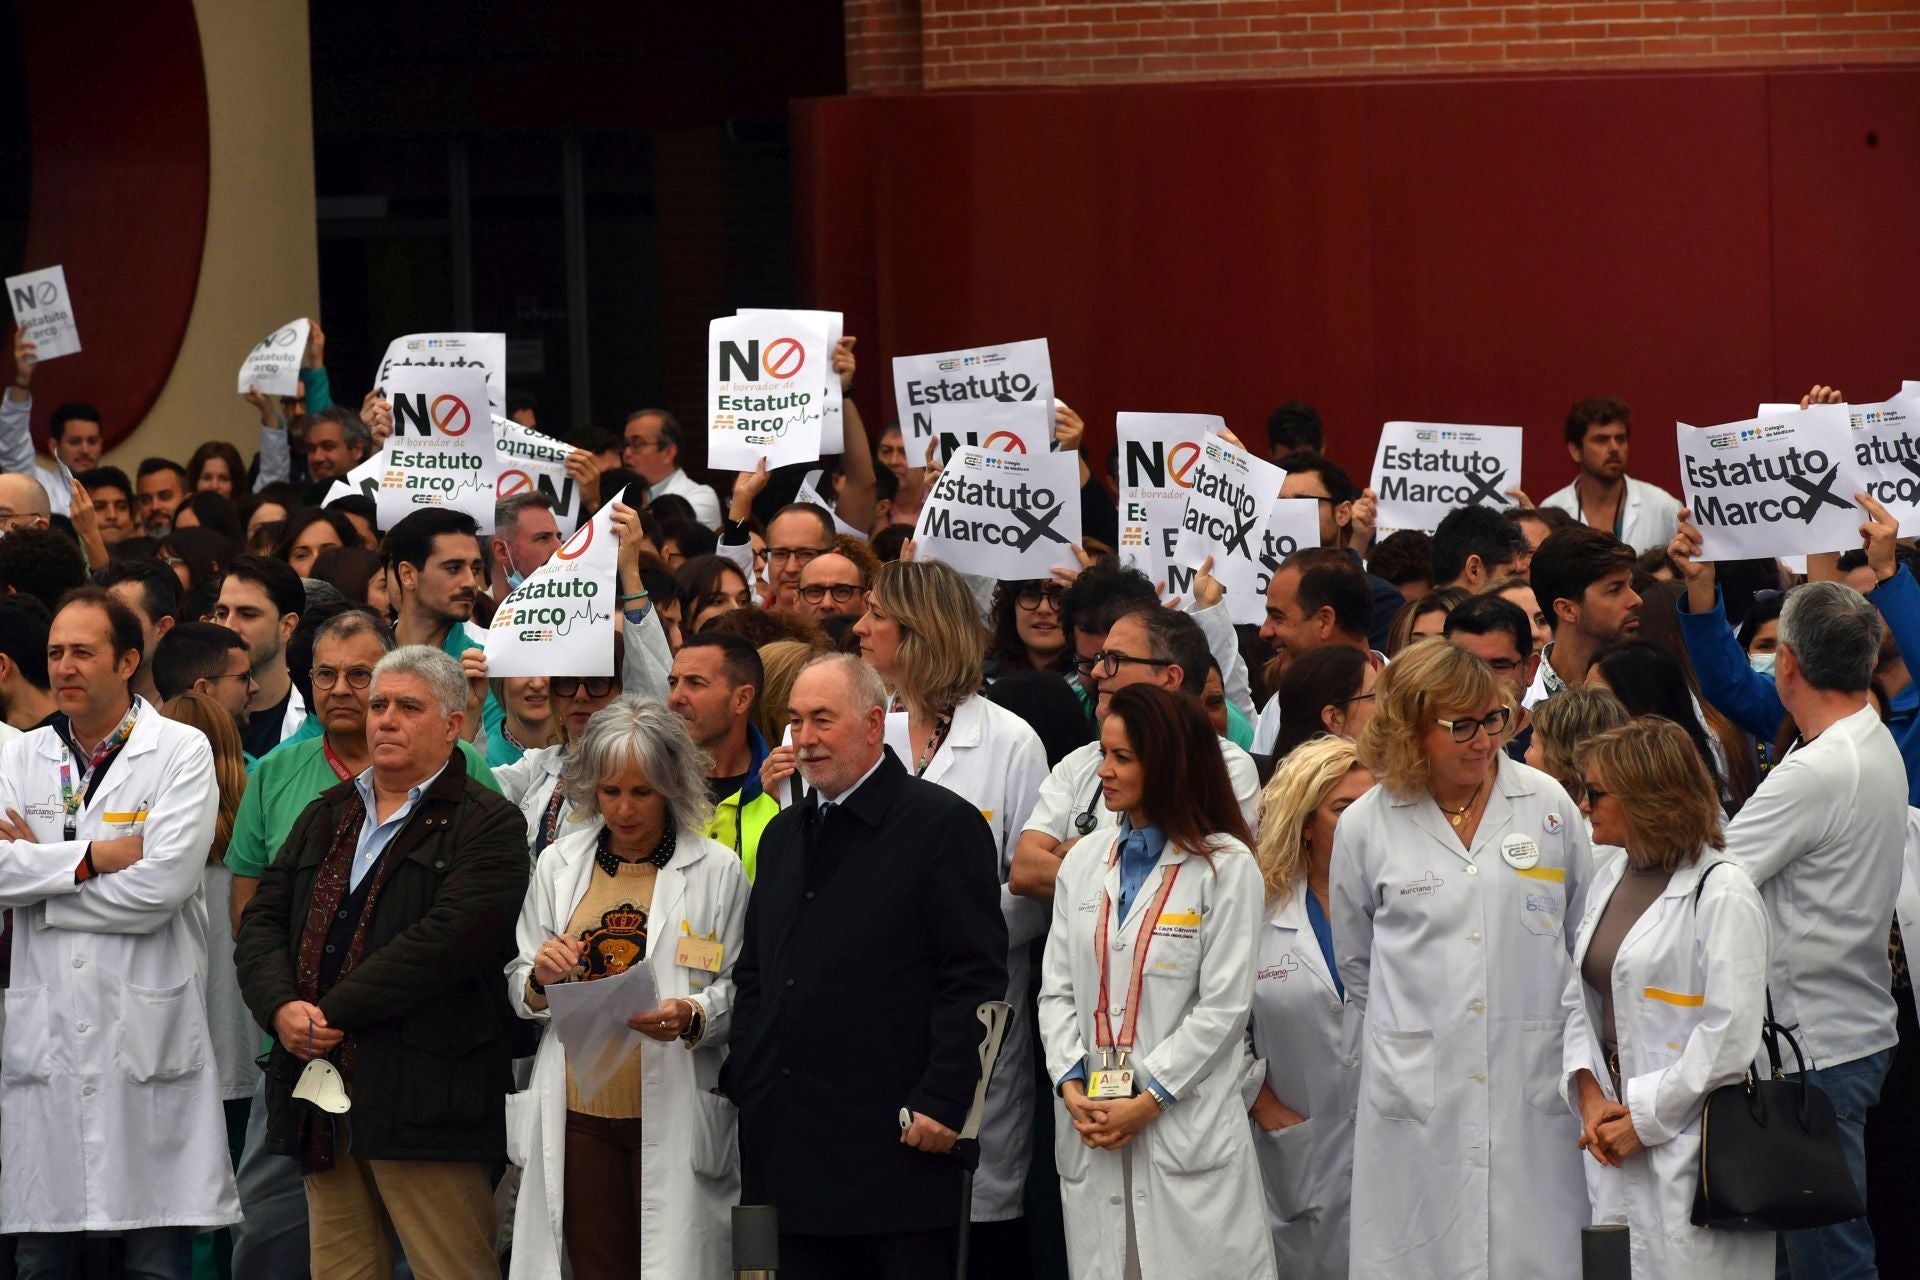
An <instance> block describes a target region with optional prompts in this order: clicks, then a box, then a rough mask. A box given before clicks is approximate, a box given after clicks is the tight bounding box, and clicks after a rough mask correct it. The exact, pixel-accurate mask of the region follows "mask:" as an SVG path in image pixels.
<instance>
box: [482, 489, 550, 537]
mask: <svg viewBox="0 0 1920 1280" xmlns="http://www.w3.org/2000/svg"><path fill="white" fill-rule="evenodd" d="M529 507H532V508H534V509H536V510H539V511H551V510H553V499H552V498H549V497H548V496H547V495H546V494H544V493H541V492H540V491H539V490H538V489H529V490H527V491H526V492H525V493H516V494H514V495H513V496H512V497H511V498H502V499H500V500H499V501H498V502H496V503H494V504H493V531H494V533H495V534H497V535H498V536H500V537H502V538H511V537H512V536H513V533H514V530H515V529H517V528H519V526H520V513H521V512H522V511H525V510H526V509H527V508H529Z"/></svg>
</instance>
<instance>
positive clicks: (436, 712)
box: [234, 645, 531, 1280]
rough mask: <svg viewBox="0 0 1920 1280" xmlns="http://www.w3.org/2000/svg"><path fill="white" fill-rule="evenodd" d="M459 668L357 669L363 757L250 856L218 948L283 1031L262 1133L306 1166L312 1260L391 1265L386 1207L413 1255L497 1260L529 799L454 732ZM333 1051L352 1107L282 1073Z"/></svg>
mask: <svg viewBox="0 0 1920 1280" xmlns="http://www.w3.org/2000/svg"><path fill="white" fill-rule="evenodd" d="M466 702H467V685H466V681H465V679H464V678H463V677H462V675H461V671H460V667H459V664H458V663H456V662H455V661H454V660H453V659H452V658H449V657H448V656H447V655H446V654H444V653H442V652H440V651H439V650H438V649H431V648H428V647H426V646H424V645H414V646H411V647H407V648H401V649H395V650H394V651H393V652H391V653H389V654H388V655H387V656H386V657H384V658H382V659H381V660H380V662H379V664H378V665H377V666H376V667H375V668H374V671H373V682H372V687H371V697H370V698H369V701H368V716H367V738H368V743H369V746H370V747H371V749H372V755H373V765H372V767H371V768H369V769H368V770H367V771H366V772H365V773H363V774H360V775H359V776H358V777H355V778H352V779H350V780H347V781H344V782H342V783H340V785H338V786H336V787H333V788H330V789H329V790H327V791H325V792H322V793H321V795H320V798H319V799H317V800H315V801H314V802H313V803H312V804H311V805H309V806H307V809H306V811H305V812H304V813H302V814H301V815H300V818H299V820H298V821H297V822H296V823H295V824H294V828H293V831H292V833H291V834H290V835H289V836H288V837H287V843H286V846H285V847H284V848H283V849H282V851H281V853H280V855H279V856H278V857H277V858H275V859H274V860H273V862H272V863H271V864H270V865H269V866H268V867H267V870H266V873H265V874H264V875H263V876H261V878H260V888H259V891H258V892H257V893H256V894H255V895H254V898H253V901H252V902H250V903H249V904H248V905H247V909H246V914H245V915H244V916H243V917H242V918H241V921H240V933H239V937H238V939H237V941H236V945H235V953H234V959H235V962H236V965H237V967H238V968H239V971H240V986H241V992H242V994H243V995H244V996H245V998H246V1001H247V1007H248V1009H250V1010H251V1011H252V1013H253V1016H254V1018H255V1019H256V1020H257V1021H258V1022H259V1023H260V1024H261V1025H262V1026H263V1027H265V1028H267V1029H268V1030H269V1031H271V1032H272V1033H273V1035H274V1037H275V1039H276V1040H277V1042H278V1043H276V1044H275V1045H274V1047H273V1052H272V1055H271V1059H270V1062H269V1066H268V1071H267V1088H266V1100H267V1148H268V1150H270V1151H273V1152H274V1153H276V1154H284V1155H291V1156H294V1157H296V1158H297V1159H298V1160H299V1161H300V1163H301V1168H302V1171H303V1172H304V1173H305V1175H306V1188H307V1211H308V1219H309V1222H310V1224H311V1232H312V1238H311V1254H312V1272H313V1275H314V1277H315V1280H327V1277H329V1276H336V1275H339V1276H345V1275H356V1276H357V1275H375V1274H385V1273H386V1271H387V1270H388V1269H389V1265H390V1263H389V1259H388V1256H387V1255H388V1247H387V1232H386V1225H385V1224H386V1222H389V1221H390V1222H391V1223H392V1225H393V1228H394V1231H395V1232H396V1233H397V1234H398V1235H399V1237H400V1244H401V1247H402V1248H404V1249H405V1250H406V1254H407V1259H408V1261H409V1262H410V1263H412V1265H413V1272H414V1274H415V1275H416V1276H420V1277H423V1280H425V1278H427V1277H435V1276H448V1277H465V1276H480V1275H484V1274H489V1273H496V1274H497V1269H498V1265H497V1263H496V1261H495V1259H494V1256H493V1195H492V1190H491V1187H490V1184H489V1175H490V1173H491V1171H492V1168H493V1167H494V1166H497V1165H498V1164H499V1163H500V1162H501V1161H503V1160H504V1159H505V1158H506V1124H505V1098H506V1094H507V1091H508V1090H509V1089H510V1088H511V1087H512V1070H511V1063H512V1057H513V1049H512V1044H511V1039H510V1037H511V1032H512V1029H513V1028H514V1026H515V1022H516V1020H515V1019H514V1017H513V1016H512V1014H511V1013H510V1011H509V1010H508V1008H507V1006H506V988H505V984H504V982H503V980H502V978H501V973H502V971H503V969H504V967H505V965H506V963H507V962H508V961H509V960H510V959H512V957H513V954H514V925H515V922H516V921H517V920H518V918H519V913H520V903H521V900H522V899H523V898H524V897H525V896H526V890H527V880H528V877H529V874H530V872H531V866H530V864H529V863H528V861H527V831H526V823H525V820H524V819H523V818H522V817H521V816H520V812H519V810H518V809H516V808H515V807H514V806H513V805H512V804H511V803H509V802H508V801H506V800H503V799H502V798H501V797H500V796H498V795H496V794H495V793H493V792H492V791H489V790H487V789H486V788H485V787H483V786H481V785H480V784H479V783H478V782H476V781H475V780H474V779H473V778H472V777H470V776H469V775H468V773H467V767H466V760H465V758H464V757H463V756H462V755H461V754H460V752H458V751H457V750H455V744H456V742H457V741H458V739H459V737H460V731H461V728H462V723H463V721H464V718H465V708H466ZM321 1058H324V1059H327V1060H328V1061H329V1062H331V1063H332V1064H333V1065H334V1066H335V1067H336V1069H337V1070H338V1071H339V1073H340V1075H341V1076H342V1077H343V1078H344V1080H345V1086H346V1091H347V1094H348V1097H349V1098H350V1100H351V1109H350V1110H348V1111H347V1112H346V1113H345V1114H343V1115H340V1116H338V1117H334V1116H330V1115H328V1114H326V1113H324V1112H322V1111H321V1110H319V1109H318V1108H316V1107H315V1106H313V1105H312V1104H310V1103H308V1102H305V1101H296V1100H295V1099H294V1098H293V1097H292V1096H291V1095H292V1093H293V1090H294V1087H295V1084H296V1082H297V1081H298V1080H299V1078H300V1075H301V1073H302V1072H303V1070H304V1069H305V1068H306V1066H307V1064H309V1063H311V1062H313V1061H314V1060H316V1059H321Z"/></svg>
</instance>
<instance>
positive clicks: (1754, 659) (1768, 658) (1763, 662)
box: [1747, 652, 1780, 676]
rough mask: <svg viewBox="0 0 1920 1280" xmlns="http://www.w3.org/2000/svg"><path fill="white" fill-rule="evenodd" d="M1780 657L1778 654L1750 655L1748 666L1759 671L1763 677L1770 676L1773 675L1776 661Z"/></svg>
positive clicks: (1748, 656)
mask: <svg viewBox="0 0 1920 1280" xmlns="http://www.w3.org/2000/svg"><path fill="white" fill-rule="evenodd" d="M1779 656H1780V655H1779V653H1777V652H1775V653H1750V654H1748V655H1747V665H1749V666H1751V667H1752V668H1753V669H1754V670H1755V671H1758V672H1759V673H1760V674H1761V675H1763V676H1770V675H1772V674H1773V663H1774V660H1775V659H1776V658H1778V657H1779Z"/></svg>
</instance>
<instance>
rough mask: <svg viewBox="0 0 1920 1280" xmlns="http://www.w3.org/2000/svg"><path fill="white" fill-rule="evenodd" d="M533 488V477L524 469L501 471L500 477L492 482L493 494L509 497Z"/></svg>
mask: <svg viewBox="0 0 1920 1280" xmlns="http://www.w3.org/2000/svg"><path fill="white" fill-rule="evenodd" d="M531 488H533V477H532V476H530V475H528V474H527V473H526V472H524V471H502V472H501V473H500V479H499V480H498V481H496V482H495V484H494V490H493V492H494V495H495V496H496V497H501V498H511V497H512V496H513V495H514V494H516V493H522V492H525V491H526V490H528V489H531Z"/></svg>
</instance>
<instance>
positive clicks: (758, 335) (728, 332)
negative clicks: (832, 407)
mask: <svg viewBox="0 0 1920 1280" xmlns="http://www.w3.org/2000/svg"><path fill="white" fill-rule="evenodd" d="M818 314H819V313H818V312H807V311H762V312H758V313H756V314H755V315H752V316H722V317H721V318H720V319H718V320H714V321H711V322H709V324H708V325H707V465H708V466H710V467H713V468H715V469H716V470H721V471H751V470H753V468H754V466H755V465H756V464H757V463H758V462H759V461H760V459H762V458H765V459H766V460H767V468H768V469H769V470H772V469H773V468H776V467H784V466H787V465H789V464H791V463H795V462H812V461H814V460H815V459H817V458H818V457H819V456H820V432H821V425H822V421H823V418H824V414H825V409H824V407H823V406H824V403H825V400H826V389H825V385H824V384H823V383H822V382H821V381H820V370H821V368H822V367H823V366H825V365H828V364H830V363H831V359H830V357H829V354H828V350H827V330H826V327H825V326H824V325H822V324H821V323H820V322H819V321H818V320H816V319H813V318H811V317H813V316H817V315H818Z"/></svg>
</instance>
